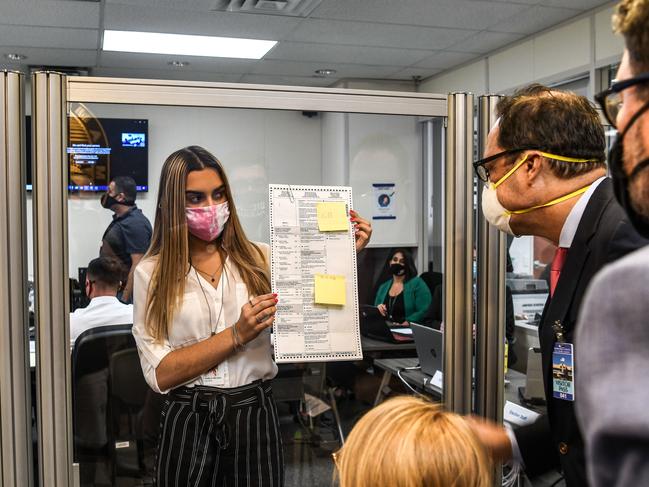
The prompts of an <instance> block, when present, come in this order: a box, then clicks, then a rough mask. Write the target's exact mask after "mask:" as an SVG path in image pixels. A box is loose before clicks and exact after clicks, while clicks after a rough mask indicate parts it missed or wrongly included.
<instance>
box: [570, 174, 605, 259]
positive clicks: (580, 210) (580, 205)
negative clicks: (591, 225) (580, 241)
mask: <svg viewBox="0 0 649 487" xmlns="http://www.w3.org/2000/svg"><path fill="white" fill-rule="evenodd" d="M604 179H606V176H602V177H601V178H599V179H596V180H595V181H593V184H591V185H590V188H588V190H587V191H586V192H585V193H584V194H582V195H581V198H579V201H577V203H575V206H573V207H572V210H570V213H568V217H567V218H566V221H565V222H563V227H562V228H561V235H560V236H559V247H563V248H565V249H569V248H570V246H571V245H572V241H573V240H574V239H575V234H576V233H577V228H578V227H579V222H581V217H582V216H583V215H584V211H586V206H587V205H588V202H589V201H590V197H591V196H593V193H594V192H595V190H596V189H597V186H599V185H600V183H601V182H602V181H604Z"/></svg>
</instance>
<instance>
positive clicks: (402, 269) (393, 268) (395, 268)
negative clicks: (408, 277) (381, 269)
mask: <svg viewBox="0 0 649 487" xmlns="http://www.w3.org/2000/svg"><path fill="white" fill-rule="evenodd" d="M390 272H391V273H392V275H394V276H403V275H404V274H405V273H406V266H405V265H403V264H390Z"/></svg>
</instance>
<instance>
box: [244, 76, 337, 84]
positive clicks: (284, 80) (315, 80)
mask: <svg viewBox="0 0 649 487" xmlns="http://www.w3.org/2000/svg"><path fill="white" fill-rule="evenodd" d="M337 80H338V78H319V77H317V76H310V77H307V76H269V75H260V74H246V75H244V76H243V77H242V78H241V81H240V82H241V83H251V84H259V85H286V86H320V87H327V86H331V85H332V84H333V83H335V82H336V81H337Z"/></svg>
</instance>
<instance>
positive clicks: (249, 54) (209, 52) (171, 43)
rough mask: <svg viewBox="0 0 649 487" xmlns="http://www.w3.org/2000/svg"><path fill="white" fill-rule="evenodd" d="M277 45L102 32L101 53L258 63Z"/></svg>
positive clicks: (150, 33)
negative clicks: (205, 57) (253, 60)
mask: <svg viewBox="0 0 649 487" xmlns="http://www.w3.org/2000/svg"><path fill="white" fill-rule="evenodd" d="M275 44H277V41H261V40H257V39H238V38H235V37H212V36H194V35H182V34H162V33H157V32H131V31H125V30H106V31H104V45H103V49H104V51H120V52H142V53H148V54H175V55H181V56H209V57H229V58H239V59H261V58H262V57H264V55H265V54H266V53H267V52H268V51H270V50H271V49H272V48H273V46H274V45H275Z"/></svg>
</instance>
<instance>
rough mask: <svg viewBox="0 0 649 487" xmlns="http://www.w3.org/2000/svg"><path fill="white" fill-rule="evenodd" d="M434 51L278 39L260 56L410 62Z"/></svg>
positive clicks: (285, 59)
mask: <svg viewBox="0 0 649 487" xmlns="http://www.w3.org/2000/svg"><path fill="white" fill-rule="evenodd" d="M434 52H435V51H430V50H423V49H392V48H388V47H369V46H342V45H339V44H311V43H306V42H280V43H279V44H278V45H276V46H275V47H274V48H273V50H272V51H271V52H269V53H268V54H267V55H266V56H265V57H264V59H279V60H284V61H305V60H308V61H312V62H323V63H343V64H345V63H346V64H374V65H381V64H385V65H388V66H410V65H411V64H414V63H416V62H419V61H421V60H423V59H425V58H427V57H429V56H431V55H432V54H433V53H434Z"/></svg>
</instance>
